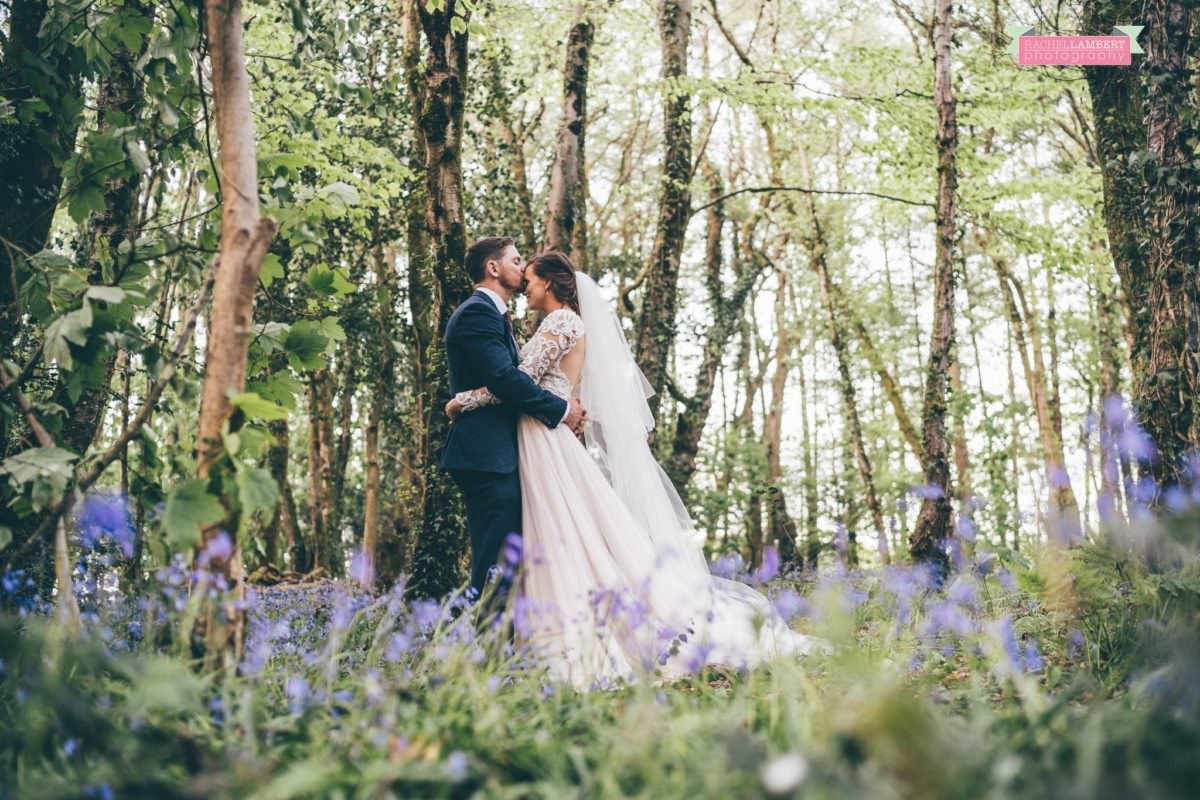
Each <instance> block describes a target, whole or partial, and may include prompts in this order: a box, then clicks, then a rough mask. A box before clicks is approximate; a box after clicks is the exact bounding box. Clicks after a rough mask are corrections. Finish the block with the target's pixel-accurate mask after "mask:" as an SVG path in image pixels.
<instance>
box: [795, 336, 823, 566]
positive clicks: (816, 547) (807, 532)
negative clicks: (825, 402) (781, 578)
mask: <svg viewBox="0 0 1200 800" xmlns="http://www.w3.org/2000/svg"><path fill="white" fill-rule="evenodd" d="M799 373H800V397H801V401H802V405H801V407H800V433H801V436H802V437H803V439H804V442H803V448H804V563H805V566H806V567H807V568H808V569H811V570H815V569H816V568H817V561H818V559H819V557H820V555H821V532H820V530H819V528H818V525H817V520H818V516H819V514H820V510H819V509H818V507H817V505H818V496H817V460H816V455H815V453H816V449H817V445H816V442H815V441H814V437H813V435H812V431H811V430H810V428H809V424H808V414H809V407H810V406H815V405H816V402H815V400H813V401H810V399H809V394H808V392H809V387H808V386H807V385H806V384H808V383H810V382H811V381H809V380H807V379H806V377H805V373H804V362H803V360H801V363H800V369H799ZM812 375H813V376H814V378H815V376H816V352H815V348H814V352H813V372H812ZM813 388H814V396H815V387H813Z"/></svg>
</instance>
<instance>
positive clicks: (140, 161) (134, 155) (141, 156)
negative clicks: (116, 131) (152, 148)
mask: <svg viewBox="0 0 1200 800" xmlns="http://www.w3.org/2000/svg"><path fill="white" fill-rule="evenodd" d="M125 151H126V152H127V153H129V160H130V161H132V162H133V166H134V167H136V168H137V171H138V172H143V173H144V172H149V171H150V157H149V156H148V155H146V151H145V150H143V149H142V146H141V145H140V144H138V143H137V142H135V141H133V140H132V139H130V140H128V141H126V142H125Z"/></svg>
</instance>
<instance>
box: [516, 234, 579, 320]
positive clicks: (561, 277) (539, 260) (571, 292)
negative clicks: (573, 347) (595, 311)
mask: <svg viewBox="0 0 1200 800" xmlns="http://www.w3.org/2000/svg"><path fill="white" fill-rule="evenodd" d="M527 266H528V268H531V269H532V270H533V271H534V273H535V274H536V275H537V276H538V277H539V278H543V279H545V280H546V281H548V282H549V284H550V293H551V294H553V295H554V296H555V297H556V298H557V299H558V302H560V303H562V304H563V305H565V306H567V307H568V308H570V309H571V310H572V311H574V312H575V313H576V314H579V285H578V284H577V283H575V265H574V264H572V263H571V259H569V258H567V256H566V254H565V253H560V252H558V251H557V250H551V251H550V252H548V253H542V254H541V255H540V256H534V257H533V259H531V260H530V262H529V264H528V265H527ZM581 316H582V315H581Z"/></svg>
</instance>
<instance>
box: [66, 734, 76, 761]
mask: <svg viewBox="0 0 1200 800" xmlns="http://www.w3.org/2000/svg"><path fill="white" fill-rule="evenodd" d="M78 749H79V740H78V739H75V738H71V739H67V740H66V741H65V742H63V753H64V754H65V755H66V757H67V758H71V757H72V756H73V755H75V751H77V750H78Z"/></svg>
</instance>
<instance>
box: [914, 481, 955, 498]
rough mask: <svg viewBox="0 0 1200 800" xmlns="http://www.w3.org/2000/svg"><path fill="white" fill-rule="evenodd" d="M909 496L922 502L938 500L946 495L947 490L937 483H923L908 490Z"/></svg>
mask: <svg viewBox="0 0 1200 800" xmlns="http://www.w3.org/2000/svg"><path fill="white" fill-rule="evenodd" d="M908 491H909V494H911V495H913V496H915V497H919V498H921V499H922V500H938V499H941V498H942V497H943V496H944V495H945V494H946V490H945V489H943V488H942V487H941V486H938V485H937V484H936V483H922V484H917V485H916V486H911V487H909V489H908Z"/></svg>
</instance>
